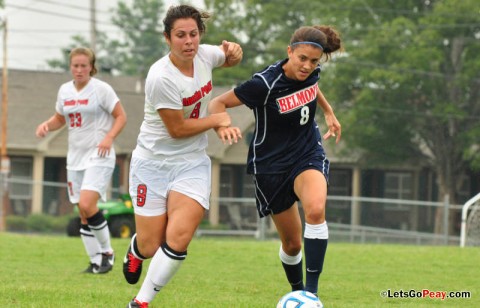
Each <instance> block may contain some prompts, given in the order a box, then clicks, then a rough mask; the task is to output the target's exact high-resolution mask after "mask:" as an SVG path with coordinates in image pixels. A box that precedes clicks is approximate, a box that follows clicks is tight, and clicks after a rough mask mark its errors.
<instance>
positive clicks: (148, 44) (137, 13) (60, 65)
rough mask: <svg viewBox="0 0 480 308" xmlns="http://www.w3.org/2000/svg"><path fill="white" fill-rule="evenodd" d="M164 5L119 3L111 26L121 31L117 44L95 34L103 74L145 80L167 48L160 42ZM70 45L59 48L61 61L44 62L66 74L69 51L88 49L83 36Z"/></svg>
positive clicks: (157, 0) (148, 0)
mask: <svg viewBox="0 0 480 308" xmlns="http://www.w3.org/2000/svg"><path fill="white" fill-rule="evenodd" d="M162 15H163V1H161V0H135V1H133V3H132V6H131V7H129V6H128V5H127V4H126V3H125V2H123V1H121V2H119V3H118V7H117V8H116V10H115V15H114V17H113V19H112V22H113V23H114V24H115V25H116V26H118V27H119V28H120V29H121V30H122V31H123V38H121V39H120V40H117V39H109V38H108V36H107V35H106V34H105V33H103V32H100V31H99V32H97V42H98V46H97V47H96V50H97V52H96V56H97V59H98V60H97V62H98V64H99V68H100V69H101V70H102V71H104V72H112V71H114V70H115V71H117V72H119V73H120V74H124V75H138V76H140V77H145V76H146V74H147V72H148V69H149V68H150V65H152V64H153V63H154V62H155V61H156V60H157V59H159V58H160V57H161V56H163V55H164V54H166V52H167V51H168V47H167V45H166V43H165V41H164V39H163V30H161V28H162V27H163V25H162V20H163V19H162ZM72 41H73V42H72V43H71V44H70V45H68V46H67V47H65V48H62V54H63V57H62V58H61V59H51V60H47V63H48V65H49V66H50V67H51V68H57V69H61V70H68V68H69V59H68V54H69V52H70V50H71V49H72V48H74V47H77V46H90V43H89V42H88V41H87V40H86V39H85V37H83V36H74V37H72Z"/></svg>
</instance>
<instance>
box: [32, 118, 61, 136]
mask: <svg viewBox="0 0 480 308" xmlns="http://www.w3.org/2000/svg"><path fill="white" fill-rule="evenodd" d="M63 125H65V118H64V117H63V116H62V115H61V114H59V113H58V112H55V114H54V115H53V116H51V117H50V119H48V120H46V121H45V122H43V123H41V124H40V125H38V126H37V129H36V131H35V135H37V137H40V138H43V137H45V136H46V135H47V133H48V132H51V131H52V132H53V131H55V130H57V129H59V128H61V127H63Z"/></svg>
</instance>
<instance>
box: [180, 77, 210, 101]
mask: <svg viewBox="0 0 480 308" xmlns="http://www.w3.org/2000/svg"><path fill="white" fill-rule="evenodd" d="M212 89H213V85H212V81H211V80H210V81H209V82H208V83H207V84H206V85H204V86H203V87H201V88H200V90H198V91H196V92H195V93H194V94H193V95H192V96H190V97H185V98H184V99H183V100H182V104H183V106H190V105H192V104H195V103H196V102H198V101H199V100H201V99H202V98H203V97H204V96H205V95H207V94H208V93H210V92H211V91H212Z"/></svg>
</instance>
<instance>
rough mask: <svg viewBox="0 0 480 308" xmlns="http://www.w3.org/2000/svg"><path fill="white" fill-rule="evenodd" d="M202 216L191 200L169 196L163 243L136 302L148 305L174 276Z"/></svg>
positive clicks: (201, 208)
mask: <svg viewBox="0 0 480 308" xmlns="http://www.w3.org/2000/svg"><path fill="white" fill-rule="evenodd" d="M204 213H205V209H204V208H203V207H202V206H201V205H200V204H199V203H198V202H197V201H195V200H194V199H191V198H189V197H187V196H186V195H184V194H181V193H178V192H176V191H171V192H170V193H169V195H168V197H167V215H168V223H167V229H166V241H165V242H163V243H162V244H161V245H160V248H159V249H157V252H156V253H155V255H154V256H153V258H152V261H151V262H150V266H149V269H148V272H147V275H146V277H145V280H144V282H143V284H142V287H141V288H140V291H139V293H138V295H137V296H136V297H135V299H136V300H138V301H139V302H142V303H149V302H151V301H152V300H153V299H154V297H155V295H156V294H157V293H158V292H159V291H160V290H161V289H162V288H163V287H164V286H165V285H166V284H167V283H168V282H169V281H170V279H171V278H172V277H173V276H174V275H175V273H176V272H177V271H178V269H179V268H180V266H181V264H182V263H183V261H184V260H185V258H186V256H187V248H188V245H189V244H190V241H191V240H192V238H193V235H194V234H195V231H196V229H197V227H198V225H200V222H201V221H202V219H203V217H204Z"/></svg>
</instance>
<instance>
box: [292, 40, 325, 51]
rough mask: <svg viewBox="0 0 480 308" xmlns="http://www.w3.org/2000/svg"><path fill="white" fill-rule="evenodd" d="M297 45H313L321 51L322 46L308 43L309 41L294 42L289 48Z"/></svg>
mask: <svg viewBox="0 0 480 308" xmlns="http://www.w3.org/2000/svg"><path fill="white" fill-rule="evenodd" d="M298 44H310V45H314V46H316V47H318V48H320V49H321V50H323V46H322V45H320V44H319V43H315V42H310V41H304V42H295V43H292V44H290V46H295V45H298Z"/></svg>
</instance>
